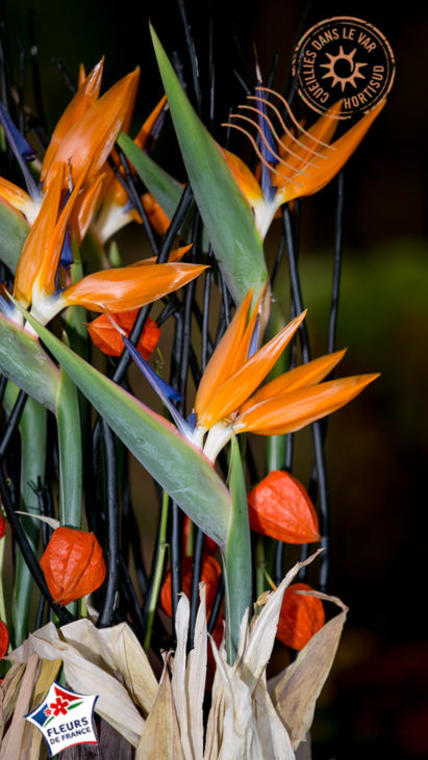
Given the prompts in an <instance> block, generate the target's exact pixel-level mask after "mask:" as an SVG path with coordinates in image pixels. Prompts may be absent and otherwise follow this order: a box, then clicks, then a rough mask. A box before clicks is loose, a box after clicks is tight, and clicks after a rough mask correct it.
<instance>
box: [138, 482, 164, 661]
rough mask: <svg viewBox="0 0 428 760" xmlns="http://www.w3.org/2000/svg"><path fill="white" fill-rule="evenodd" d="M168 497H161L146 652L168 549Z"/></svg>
mask: <svg viewBox="0 0 428 760" xmlns="http://www.w3.org/2000/svg"><path fill="white" fill-rule="evenodd" d="M168 512H169V496H168V494H167V492H166V491H164V492H163V495H162V507H161V516H160V525H159V539H158V549H157V556H156V561H155V568H154V573H153V582H152V588H151V591H150V601H149V606H148V616H147V627H146V633H145V636H144V642H143V646H144V649H145V651H146V652H148V650H149V649H150V642H151V638H152V630H153V621H154V619H155V614H156V608H157V604H158V598H159V592H160V587H161V583H162V576H163V569H164V564H165V555H166V551H167V548H168V543H167V540H166V534H167V528H168Z"/></svg>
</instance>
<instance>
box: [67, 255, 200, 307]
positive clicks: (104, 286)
mask: <svg viewBox="0 0 428 760" xmlns="http://www.w3.org/2000/svg"><path fill="white" fill-rule="evenodd" d="M204 269H207V267H206V266H205V265H202V264H201V265H199V264H152V265H150V264H149V265H146V266H139V267H118V268H117V269H106V270H104V271H101V272H96V273H95V274H90V275H88V276H87V277H84V278H83V279H82V280H79V282H76V283H75V284H74V285H71V286H70V287H69V288H67V289H66V290H65V291H64V292H63V294H62V298H63V301H64V305H67V306H72V305H77V304H80V306H86V308H87V309H92V311H100V312H102V311H111V312H112V313H115V312H118V311H128V310H129V309H137V308H139V307H140V306H144V304H146V303H151V302H152V301H156V300H157V299H158V298H162V297H163V296H165V295H166V294H167V293H172V292H173V291H174V290H178V288H181V287H182V286H183V285H187V283H188V282H190V281H191V280H194V279H195V277H198V275H200V274H201V272H203V271H204Z"/></svg>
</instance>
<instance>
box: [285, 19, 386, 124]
mask: <svg viewBox="0 0 428 760" xmlns="http://www.w3.org/2000/svg"><path fill="white" fill-rule="evenodd" d="M292 73H293V76H294V77H296V81H297V89H298V92H299V95H300V97H301V98H302V100H304V102H305V103H306V104H307V105H308V106H309V107H310V108H311V109H312V110H314V111H317V113H321V114H322V113H325V112H326V111H327V110H328V109H329V108H330V107H331V106H332V105H333V104H334V103H337V101H338V100H341V101H342V108H341V110H340V112H339V113H338V114H337V117H336V118H338V119H348V118H350V117H351V116H353V115H354V114H357V113H366V112H367V111H370V110H371V109H372V108H373V107H374V106H375V105H376V104H377V103H379V102H380V101H381V100H382V99H383V98H385V97H386V95H387V94H388V92H389V91H390V89H391V87H392V83H393V81H394V76H395V60H394V54H393V52H392V49H391V46H390V44H389V42H388V40H387V39H386V38H385V36H384V35H383V34H382V33H381V32H380V31H379V29H376V27H375V26H373V25H372V24H369V23H368V22H367V21H363V20H362V19H359V18H353V17H350V16H337V17H335V18H330V19H327V20H324V21H320V22H319V23H318V24H315V26H313V27H311V29H309V30H308V31H307V32H305V34H304V35H303V37H302V38H301V39H300V41H299V43H298V45H297V47H296V49H295V51H294V56H293V62H292Z"/></svg>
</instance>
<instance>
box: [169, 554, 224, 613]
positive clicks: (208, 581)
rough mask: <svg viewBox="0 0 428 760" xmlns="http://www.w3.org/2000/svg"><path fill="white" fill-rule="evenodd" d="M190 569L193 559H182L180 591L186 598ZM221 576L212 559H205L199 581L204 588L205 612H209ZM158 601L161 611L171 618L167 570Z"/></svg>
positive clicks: (219, 569)
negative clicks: (203, 584)
mask: <svg viewBox="0 0 428 760" xmlns="http://www.w3.org/2000/svg"><path fill="white" fill-rule="evenodd" d="M192 568H193V558H192V557H184V558H183V562H182V566H181V569H182V578H181V584H182V590H183V593H185V594H186V596H189V597H190V592H191V588H192ZM220 575H221V567H220V565H219V563H218V562H217V560H216V559H214V557H206V558H205V559H204V560H203V562H202V570H201V581H203V582H204V583H205V586H206V602H207V611H209V610H211V607H212V606H213V604H214V599H215V595H216V593H217V588H218V583H219V580H220ZM160 601H161V605H162V609H163V611H164V612H166V614H167V615H169V616H170V617H172V599H171V571H170V570H168V572H167V574H166V576H165V580H164V582H163V586H162V590H161V595H160Z"/></svg>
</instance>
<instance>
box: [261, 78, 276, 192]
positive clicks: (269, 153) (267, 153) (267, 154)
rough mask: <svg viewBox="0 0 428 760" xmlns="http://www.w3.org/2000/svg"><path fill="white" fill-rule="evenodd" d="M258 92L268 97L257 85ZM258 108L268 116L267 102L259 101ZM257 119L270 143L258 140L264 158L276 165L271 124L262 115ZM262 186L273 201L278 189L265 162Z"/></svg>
mask: <svg viewBox="0 0 428 760" xmlns="http://www.w3.org/2000/svg"><path fill="white" fill-rule="evenodd" d="M256 94H257V95H259V96H260V97H266V93H265V92H264V90H259V89H258V88H257V87H256ZM257 108H258V110H260V111H261V113H262V114H263V115H264V116H267V108H266V104H265V103H261V102H260V101H259V102H258V103H257ZM257 119H258V122H259V127H260V129H261V130H262V132H263V134H264V136H265V138H266V140H267V143H268V144H267V145H266V143H265V141H264V140H262V139H259V140H258V143H259V148H260V152H261V154H262V156H263V158H264V159H265V161H267V162H268V163H269V164H271V165H272V166H276V165H277V163H278V159H277V158H276V157H275V155H274V153H275V152H276V146H275V141H274V139H273V135H272V131H271V129H270V127H269V124H268V123H267V121H266V119H264V118H263V116H261V115H260V116H258V117H257ZM268 146H269V147H268ZM261 187H262V191H263V195H264V196H265V198H266V200H267V201H271V200H272V198H273V197H274V195H275V193H276V189H275V188H274V187H273V186H272V182H271V179H270V171H269V169H268V168H267V166H265V165H264V164H262V176H261Z"/></svg>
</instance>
